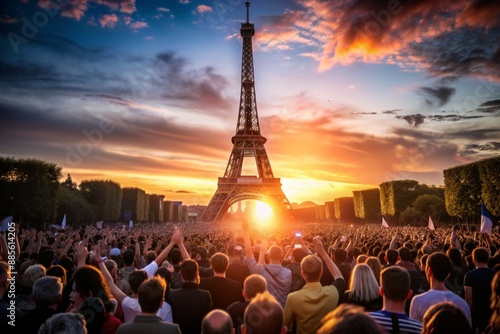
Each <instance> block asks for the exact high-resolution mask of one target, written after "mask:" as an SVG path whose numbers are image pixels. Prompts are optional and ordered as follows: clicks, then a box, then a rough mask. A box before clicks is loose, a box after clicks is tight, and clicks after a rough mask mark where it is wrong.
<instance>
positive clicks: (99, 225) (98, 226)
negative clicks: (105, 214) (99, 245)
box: [95, 220, 104, 228]
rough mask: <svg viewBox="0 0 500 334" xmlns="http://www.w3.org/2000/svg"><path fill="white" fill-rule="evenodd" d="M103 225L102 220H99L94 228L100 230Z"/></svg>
mask: <svg viewBox="0 0 500 334" xmlns="http://www.w3.org/2000/svg"><path fill="white" fill-rule="evenodd" d="M103 223H104V220H99V221H98V222H95V226H96V227H97V228H102V224H103Z"/></svg>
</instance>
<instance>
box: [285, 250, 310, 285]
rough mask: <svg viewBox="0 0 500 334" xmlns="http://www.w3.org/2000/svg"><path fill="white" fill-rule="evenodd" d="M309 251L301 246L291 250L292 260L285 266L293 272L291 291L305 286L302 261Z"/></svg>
mask: <svg viewBox="0 0 500 334" xmlns="http://www.w3.org/2000/svg"><path fill="white" fill-rule="evenodd" d="M306 255H307V253H306V252H305V251H304V250H303V249H302V247H301V248H294V249H293V250H292V252H291V262H290V263H289V264H288V265H287V266H286V267H285V268H287V269H290V271H291V272H292V285H291V286H290V292H294V291H298V290H300V289H302V288H303V287H304V285H305V284H306V281H305V280H304V277H302V274H301V269H300V263H301V262H302V259H303V258H304V257H305V256H306Z"/></svg>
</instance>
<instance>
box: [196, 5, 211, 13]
mask: <svg viewBox="0 0 500 334" xmlns="http://www.w3.org/2000/svg"><path fill="white" fill-rule="evenodd" d="M196 11H197V12H198V13H199V14H203V13H206V12H212V11H213V9H212V7H210V6H207V5H199V6H198V7H196Z"/></svg>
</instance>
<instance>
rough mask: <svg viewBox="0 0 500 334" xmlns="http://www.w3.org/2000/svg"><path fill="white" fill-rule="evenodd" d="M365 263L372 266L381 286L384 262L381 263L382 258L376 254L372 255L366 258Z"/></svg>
mask: <svg viewBox="0 0 500 334" xmlns="http://www.w3.org/2000/svg"><path fill="white" fill-rule="evenodd" d="M365 263H366V264H367V265H368V266H369V267H370V268H372V271H373V275H374V276H375V279H376V280H377V282H378V285H379V286H380V273H381V272H382V264H381V263H380V260H379V259H378V257H376V256H370V257H369V258H367V259H366V260H365Z"/></svg>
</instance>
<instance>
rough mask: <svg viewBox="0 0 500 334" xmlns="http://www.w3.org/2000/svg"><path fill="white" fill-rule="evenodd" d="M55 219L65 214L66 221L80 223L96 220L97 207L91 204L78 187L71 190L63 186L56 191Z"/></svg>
mask: <svg viewBox="0 0 500 334" xmlns="http://www.w3.org/2000/svg"><path fill="white" fill-rule="evenodd" d="M57 201H58V207H57V217H58V219H57V221H61V220H62V218H63V216H64V215H65V214H66V219H67V220H68V223H76V224H77V225H82V224H85V223H90V222H92V223H93V222H94V221H95V220H96V211H97V208H96V207H95V206H93V205H91V204H90V203H89V202H87V200H86V199H85V197H83V195H82V194H81V192H80V191H79V190H78V189H75V190H71V189H68V188H67V187H65V186H62V187H60V188H59V191H58V193H57Z"/></svg>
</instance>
